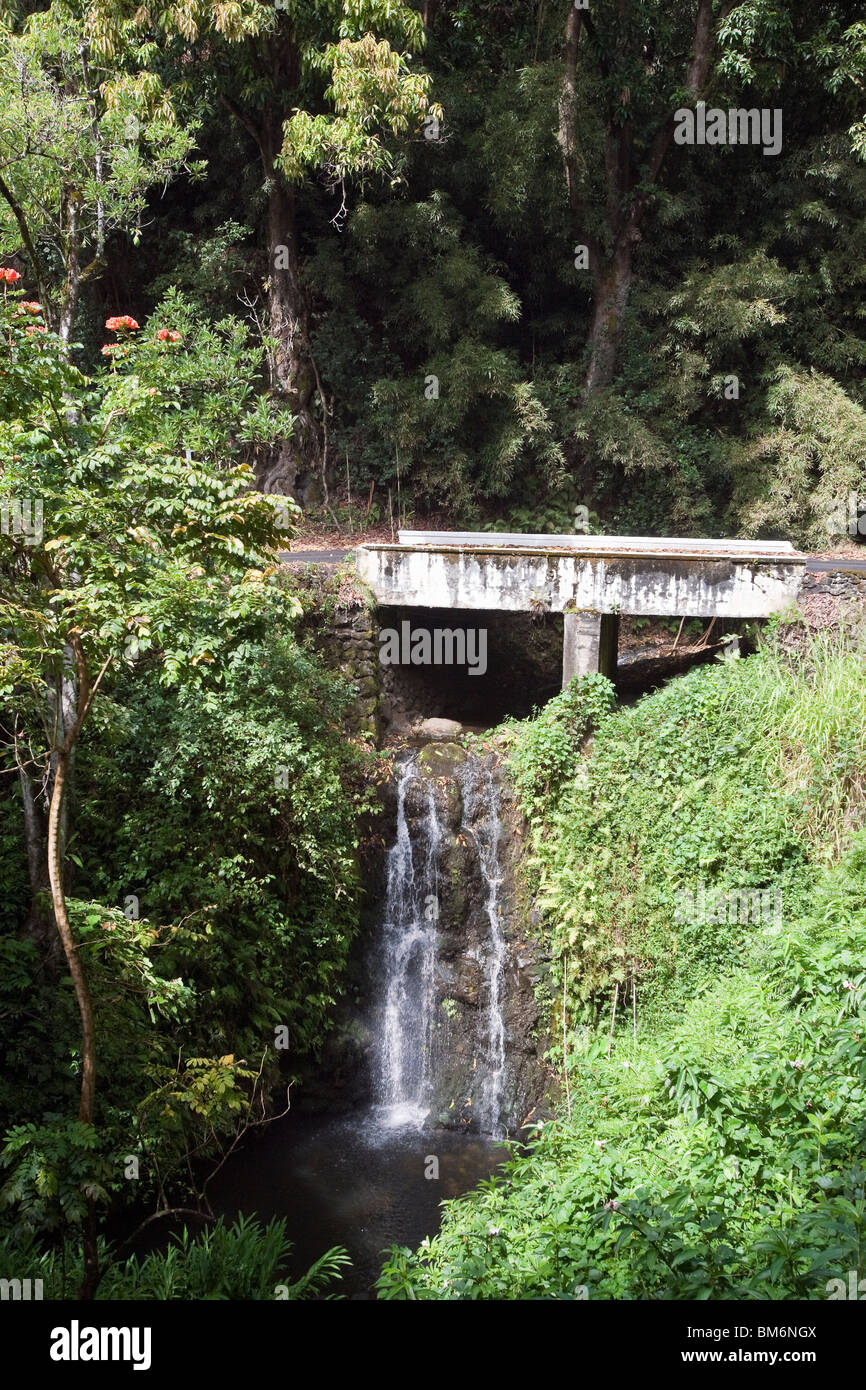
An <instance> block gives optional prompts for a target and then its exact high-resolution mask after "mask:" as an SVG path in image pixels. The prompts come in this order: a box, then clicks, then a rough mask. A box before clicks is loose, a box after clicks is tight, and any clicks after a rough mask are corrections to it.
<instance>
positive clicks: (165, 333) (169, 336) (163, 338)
mask: <svg viewBox="0 0 866 1390" xmlns="http://www.w3.org/2000/svg"><path fill="white" fill-rule="evenodd" d="M156 336H157V338H158V339H159V341H160V342H161V343H179V342H180V334H179V333H175V331H174V329H173V328H171V329H169V328H161V329H160V330H159V332H158V333H157V335H156Z"/></svg>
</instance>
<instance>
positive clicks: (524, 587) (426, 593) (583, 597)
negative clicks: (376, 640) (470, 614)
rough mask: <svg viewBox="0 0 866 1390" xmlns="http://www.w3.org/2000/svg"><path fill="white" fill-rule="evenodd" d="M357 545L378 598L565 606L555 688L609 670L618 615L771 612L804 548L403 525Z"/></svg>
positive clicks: (518, 607) (460, 605)
mask: <svg viewBox="0 0 866 1390" xmlns="http://www.w3.org/2000/svg"><path fill="white" fill-rule="evenodd" d="M398 540H399V543H398V544H397V545H362V546H359V547H358V549H357V551H356V552H355V558H356V565H357V569H358V574H359V576H360V578H361V579H362V580H363V581H364V583H365V584H367V585H368V586H369V588H370V589H371V590H372V592H373V595H374V596H375V599H376V602H377V603H379V604H384V605H394V606H400V607H417V608H440V609H443V608H453V609H464V610H469V611H472V610H475V611H478V610H482V611H484V610H487V611H489V610H491V609H504V610H507V611H513V612H533V611H534V612H549V613H562V614H564V617H565V635H564V643H563V661H562V683H563V688H564V687H565V686H566V685H567V684H568V682H569V680H570V679H571V678H572V676H575V675H586V674H588V673H589V672H592V671H601V672H602V673H604V674H605V675H609V676H613V674H614V673H615V670H616V656H617V642H618V628H619V616H620V614H622V613H627V614H635V615H640V616H645V617H677V618H717V619H721V620H722V623H725V622H727V621H728V620H734V621H737V620H742V619H747V618H768V617H769V616H770V614H772V613H778V612H780V611H781V610H782V609H784V608H785V607H787V606H788V605H789V604H791V603H793V602H795V601H796V599H797V596H798V594H799V591H800V585H801V583H802V579H803V574H804V571H805V566H806V558H807V557H806V556H805V555H802V554H800V553H799V552H798V551H796V550H795V549H794V547H793V546H792V545H790V544H789V543H788V542H787V541H782V542H776V541H706V540H688V539H686V540H683V539H655V538H645V537H637V536H532V535H519V534H502V533H495V532H494V533H487V532H483V531H479V532H473V531H399V532H398Z"/></svg>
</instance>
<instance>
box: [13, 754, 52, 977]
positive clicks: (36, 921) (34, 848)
mask: <svg viewBox="0 0 866 1390" xmlns="http://www.w3.org/2000/svg"><path fill="white" fill-rule="evenodd" d="M18 782H19V785H20V787H21V804H22V807H23V811H24V843H25V846H26V849H27V873H28V877H29V880H30V911H29V913H28V914H27V923H26V926H25V931H26V932H27V935H28V936H29V937H31V938H32V939H33V940H34V941H35V942H36V944H37V946H38V947H39V949H40V951H42V952H44V953H45V954H46V955H49V956H50V955H54V954H56V951H57V933H56V931H55V929H54V923H53V921H52V920H51V914H50V912H49V911H48V909H47V904H46V901H45V896H44V895H45V894H46V893H47V891H48V889H49V881H48V861H47V857H46V842H45V837H46V827H45V817H44V814H43V812H42V810H41V809H40V807H39V802H38V799H37V793H36V789H35V788H34V785H33V782H32V781H31V780H30V777H29V776H28V775H27V772H26V771H25V769H24V768H23V767H19V769H18Z"/></svg>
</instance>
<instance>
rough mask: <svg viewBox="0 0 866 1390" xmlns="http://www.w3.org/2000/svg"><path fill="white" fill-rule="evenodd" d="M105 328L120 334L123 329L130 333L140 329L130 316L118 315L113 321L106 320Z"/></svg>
mask: <svg viewBox="0 0 866 1390" xmlns="http://www.w3.org/2000/svg"><path fill="white" fill-rule="evenodd" d="M105 326H106V328H111V329H112V330H113V331H114V332H115V333H119V332H120V330H121V329H126V331H127V332H128V333H134V332H135V331H136V330H137V328H138V327H139V325H138V324H137V323H136V321H135V319H133V318H130V316H129V314H117V315H116V316H115V317H114V318H112V319H106V320H105Z"/></svg>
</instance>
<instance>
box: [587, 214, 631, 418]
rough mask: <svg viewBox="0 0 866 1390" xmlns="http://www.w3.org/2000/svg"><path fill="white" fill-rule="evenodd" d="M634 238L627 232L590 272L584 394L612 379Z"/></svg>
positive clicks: (628, 284)
mask: <svg viewBox="0 0 866 1390" xmlns="http://www.w3.org/2000/svg"><path fill="white" fill-rule="evenodd" d="M633 247H634V241H633V239H632V237H630V236H628V235H627V234H626V235H625V236H624V237H623V238H622V239H621V241H620V242H619V244H618V245H617V247H616V250H615V251H614V254H613V256H612V257H611V259H610V260H609V261H608V262H607V263H605V264H603V265H601V266H599V267H598V268H597V269H596V270H595V272H594V274H593V287H594V293H593V312H592V324H591V326H590V330H589V366H588V367H587V371H586V380H585V382H584V390H585V392H586V395H587V396H591V395H593V394H594V393H595V392H596V391H602V390H604V388H605V387H606V386H609V385H610V383H611V381H612V380H613V374H614V371H615V369H616V361H617V356H618V354H619V348H620V344H621V342H622V327H623V319H624V316H625V311H626V309H627V308H628V299H629V294H630V292H631V284H632V279H633V270H632V253H633Z"/></svg>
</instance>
